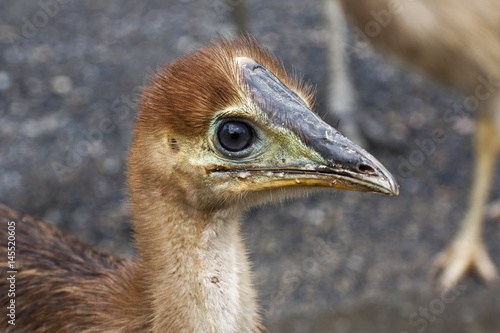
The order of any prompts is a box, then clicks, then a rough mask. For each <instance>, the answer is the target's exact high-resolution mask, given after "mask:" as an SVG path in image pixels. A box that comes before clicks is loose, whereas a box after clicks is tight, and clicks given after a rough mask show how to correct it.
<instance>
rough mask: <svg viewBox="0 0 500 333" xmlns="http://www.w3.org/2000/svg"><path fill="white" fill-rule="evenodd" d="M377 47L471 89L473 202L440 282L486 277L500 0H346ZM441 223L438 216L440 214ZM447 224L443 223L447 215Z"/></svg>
mask: <svg viewBox="0 0 500 333" xmlns="http://www.w3.org/2000/svg"><path fill="white" fill-rule="evenodd" d="M341 3H342V5H343V8H344V9H345V11H346V13H347V14H348V15H349V16H350V17H351V18H352V20H353V22H354V23H355V25H356V26H357V27H358V29H359V30H358V31H360V32H361V33H362V34H363V35H364V37H365V38H366V39H367V40H369V41H370V42H371V43H372V44H373V45H374V46H375V47H376V48H378V49H380V50H382V51H384V52H386V53H388V54H389V55H392V56H395V57H397V58H399V59H401V60H403V61H404V62H406V63H408V64H410V65H412V66H414V67H416V68H417V69H419V70H420V71H422V72H424V73H426V74H428V75H430V76H431V77H432V78H434V79H436V80H438V81H440V82H442V83H444V84H446V85H448V86H451V87H454V88H456V89H459V90H460V91H462V92H463V93H465V94H467V97H465V99H464V101H463V105H464V107H465V108H466V109H467V110H468V111H477V115H476V116H477V126H476V138H475V140H476V142H475V152H476V161H475V171H474V175H473V183H472V189H471V193H470V200H469V208H468V211H467V213H466V214H465V216H464V217H463V219H462V221H461V225H460V229H459V231H458V233H457V234H456V236H455V238H454V239H453V241H452V242H451V244H450V245H449V247H448V248H447V249H446V250H445V251H444V252H442V253H441V254H439V255H438V257H437V258H436V261H435V268H436V269H437V270H442V274H441V276H440V278H439V283H440V285H441V286H442V287H445V288H449V287H451V286H453V285H455V284H456V283H457V282H458V281H459V280H460V278H461V277H462V276H463V275H464V274H465V273H466V272H468V271H469V270H471V269H473V270H475V271H476V272H477V273H478V274H479V275H480V276H481V277H482V278H484V279H485V280H486V281H493V280H496V279H497V275H498V274H497V270H496V268H495V265H494V263H493V262H492V260H491V258H490V256H489V255H488V251H487V249H486V247H485V245H484V244H483V241H482V237H481V230H482V220H483V212H484V209H485V205H486V202H487V198H488V193H489V190H490V184H491V180H492V177H493V173H494V170H495V169H494V166H495V161H496V159H497V156H498V152H499V150H500V89H499V88H500V2H499V1H496V0H465V1H459V2H457V1H451V0H421V1H409V0H408V1H405V0H401V1H393V0H391V1H389V0H359V1H349V0H341ZM436 222H437V221H436ZM443 223H444V222H443Z"/></svg>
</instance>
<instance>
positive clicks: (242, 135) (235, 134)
mask: <svg viewBox="0 0 500 333" xmlns="http://www.w3.org/2000/svg"><path fill="white" fill-rule="evenodd" d="M253 137H254V133H253V131H252V129H251V128H250V126H248V125H247V124H245V123H242V122H239V121H228V122H226V123H224V124H222V126H221V127H220V128H219V131H218V132H217V138H218V139H219V142H220V144H221V146H222V147H223V148H224V149H226V150H228V151H230V152H238V151H242V150H244V149H245V148H248V146H250V145H251V144H252V142H253Z"/></svg>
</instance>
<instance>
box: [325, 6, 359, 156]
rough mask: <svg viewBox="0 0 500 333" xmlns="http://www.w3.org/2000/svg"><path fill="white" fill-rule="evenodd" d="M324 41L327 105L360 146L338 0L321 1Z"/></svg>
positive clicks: (354, 96)
mask: <svg viewBox="0 0 500 333" xmlns="http://www.w3.org/2000/svg"><path fill="white" fill-rule="evenodd" d="M322 5H323V15H324V22H325V29H324V31H325V34H324V42H325V45H326V52H327V62H328V69H327V70H328V83H327V108H328V112H329V113H330V114H331V115H334V114H337V115H339V117H340V119H341V126H340V127H341V128H342V132H343V133H344V134H345V135H346V136H347V137H349V138H350V139H351V140H352V141H354V142H356V143H357V144H359V145H360V146H362V147H365V146H366V142H365V139H364V138H363V136H362V135H361V134H360V131H359V128H358V126H357V124H356V117H355V114H354V112H355V110H356V98H357V97H356V93H355V90H354V86H353V84H352V81H351V75H350V71H349V66H348V63H347V58H348V54H346V41H345V36H344V32H345V30H346V27H347V23H346V20H345V16H344V12H343V11H342V7H341V6H340V4H339V3H338V2H337V1H331V0H323V3H322Z"/></svg>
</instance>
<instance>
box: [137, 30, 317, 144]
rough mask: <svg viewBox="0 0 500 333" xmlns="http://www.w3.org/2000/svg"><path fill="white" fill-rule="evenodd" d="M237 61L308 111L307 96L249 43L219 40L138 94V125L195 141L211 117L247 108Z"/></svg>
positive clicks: (245, 39)
mask: <svg viewBox="0 0 500 333" xmlns="http://www.w3.org/2000/svg"><path fill="white" fill-rule="evenodd" d="M237 57H247V58H251V59H254V60H255V61H257V62H259V63H260V64H262V65H263V66H265V67H266V68H268V69H269V70H270V71H271V72H273V73H274V74H275V75H276V76H277V77H278V78H279V79H280V80H281V81H282V82H283V83H284V84H285V85H287V86H288V87H289V88H291V89H292V90H294V91H295V92H296V93H297V94H298V95H299V96H300V97H301V98H302V99H304V100H305V102H306V103H307V104H308V105H309V106H310V107H311V108H313V104H314V102H313V92H312V89H311V86H310V85H305V84H303V82H302V81H301V80H299V79H297V77H296V76H295V75H289V74H288V73H287V72H286V70H285V68H284V67H283V64H282V63H281V62H280V61H279V60H278V59H277V58H276V56H274V55H273V54H272V53H271V52H270V51H269V50H267V49H265V48H264V49H263V48H261V47H260V46H259V45H258V44H257V41H256V40H255V39H253V38H252V37H240V38H236V39H234V40H232V41H229V40H228V39H225V38H220V39H219V40H218V41H213V42H211V43H210V44H208V45H206V46H204V47H202V48H200V49H198V50H196V51H193V52H191V53H189V54H187V55H185V56H183V57H181V58H180V59H178V60H176V61H174V62H172V63H170V64H169V65H167V66H165V67H163V68H162V69H160V70H159V71H158V72H157V73H156V75H154V76H153V77H152V78H151V82H150V85H149V86H147V87H145V88H144V91H143V94H142V100H141V101H140V104H139V110H140V112H139V116H138V125H140V126H141V127H142V126H147V127H149V126H153V127H155V126H157V125H160V126H161V127H163V128H164V127H166V128H167V129H168V130H169V131H170V132H171V133H172V134H181V135H184V136H189V135H193V136H195V135H200V134H201V133H202V132H203V130H205V129H207V128H208V124H209V123H210V121H211V119H212V117H213V115H214V114H215V113H216V112H217V111H220V110H223V109H226V108H228V107H235V106H238V105H244V104H245V103H247V102H246V101H245V99H244V96H245V95H248V94H247V92H246V91H245V88H244V83H241V82H239V80H238V68H237V65H236V63H235V61H234V59H235V58H237Z"/></svg>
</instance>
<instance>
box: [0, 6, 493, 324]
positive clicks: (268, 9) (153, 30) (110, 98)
mask: <svg viewBox="0 0 500 333" xmlns="http://www.w3.org/2000/svg"><path fill="white" fill-rule="evenodd" d="M0 7H1V10H0V202H2V203H4V204H6V205H8V206H10V207H11V208H13V209H16V210H20V211H22V212H24V213H27V214H31V215H34V216H36V217H39V218H41V219H43V220H44V221H46V222H48V223H50V224H54V225H57V226H59V227H61V228H62V229H64V230H65V231H67V232H69V233H71V234H74V235H76V236H78V237H79V238H81V239H83V240H85V241H87V242H88V243H90V244H92V245H94V246H96V247H97V248H99V249H100V250H102V251H105V252H108V253H111V254H114V255H118V256H125V257H130V256H133V255H134V251H133V249H132V248H131V246H130V243H131V236H130V233H131V230H130V228H129V219H130V216H129V214H128V207H127V189H126V186H125V175H124V173H125V163H126V159H127V147H128V145H129V142H130V139H131V129H132V126H133V123H134V118H135V114H136V111H135V101H136V98H137V94H138V92H139V91H140V90H139V88H140V86H142V85H143V84H144V83H145V82H147V75H148V73H149V74H150V73H153V72H154V70H155V69H156V68H158V67H159V66H161V65H163V64H165V63H168V62H170V61H172V60H174V59H176V58H177V57H179V56H180V55H182V54H184V53H186V52H189V51H190V50H193V49H194V48H196V47H199V46H201V45H203V44H204V43H206V42H208V41H209V40H210V39H213V38H217V36H218V34H219V33H220V34H225V35H226V34H232V33H236V32H238V31H239V30H248V31H250V32H251V33H252V34H253V35H254V36H255V38H256V39H257V40H258V41H259V43H260V45H261V46H265V47H267V48H269V49H270V50H271V51H273V52H274V53H275V54H276V55H277V56H278V57H280V58H281V59H282V60H283V62H284V64H285V66H286V67H287V68H288V69H294V70H296V71H297V72H298V73H301V74H303V76H304V79H305V80H308V81H311V82H312V83H313V84H314V85H315V86H316V88H317V102H318V103H317V104H318V112H319V113H320V114H322V115H325V114H328V113H329V112H330V109H331V108H334V109H335V108H337V109H338V110H337V111H338V113H339V115H340V118H341V122H340V129H341V130H343V129H344V131H345V132H346V133H347V135H349V133H352V135H354V136H355V138H354V139H355V140H357V141H358V142H360V143H362V144H363V145H364V146H365V147H366V148H367V149H368V150H369V151H370V152H371V153H372V154H373V155H375V156H376V157H377V158H378V159H379V160H380V161H381V162H382V163H383V164H384V165H386V166H387V168H388V169H389V170H390V171H392V172H393V174H394V176H395V177H396V179H397V180H398V182H399V184H400V186H401V190H400V195H399V197H396V198H394V197H384V196H380V195H373V194H365V193H354V192H340V191H339V192H335V193H333V194H331V193H323V194H317V195H314V196H311V197H309V198H304V199H299V200H293V201H290V202H287V203H282V204H279V205H270V206H266V207H260V208H256V209H254V210H252V211H250V212H248V213H247V214H246V216H245V217H244V221H243V229H244V233H245V235H246V242H247V245H248V248H249V251H250V253H251V259H252V261H253V263H254V273H255V282H256V287H257V289H258V291H259V298H260V300H261V304H262V316H263V318H264V323H265V325H266V326H267V328H268V329H269V330H270V331H271V332H339V333H342V332H388V333H392V332H398V333H402V332H406V333H410V332H498V327H499V326H500V318H499V317H498V315H497V313H498V311H499V310H500V297H499V296H500V289H499V288H498V285H492V286H486V285H485V284H484V283H483V282H482V281H481V280H479V279H477V278H475V277H474V276H473V275H471V276H468V277H467V278H465V279H463V280H462V281H461V282H460V283H459V285H458V286H457V287H456V288H455V289H454V290H453V291H451V292H449V293H442V292H441V291H439V290H438V289H437V288H436V284H435V280H434V279H433V277H432V276H431V275H430V274H429V269H430V263H431V262H432V259H433V257H434V255H436V254H437V253H438V252H439V251H440V250H442V249H444V248H445V247H446V245H447V244H448V242H449V241H450V240H451V239H452V238H453V235H454V233H455V231H456V230H457V228H458V222H459V221H460V220H461V218H462V216H463V214H464V212H465V211H466V202H467V198H468V189H469V187H470V181H471V169H472V163H473V159H472V150H471V147H472V144H471V142H472V141H471V138H472V134H473V133H474V129H475V123H474V121H473V115H471V114H469V113H468V112H467V111H466V110H464V109H463V98H464V97H463V96H462V95H460V94H458V93H456V92H454V91H451V90H448V89H446V88H443V87H442V86H440V85H438V84H435V83H433V82H431V81H429V80H428V79H427V78H426V77H424V76H421V75H419V74H417V73H416V72H415V71H413V70H410V69H407V68H406V67H403V66H402V65H401V64H400V63H398V62H396V61H394V60H391V59H389V58H387V57H385V56H381V55H379V54H378V53H377V52H375V51H374V50H373V49H372V48H371V47H370V45H369V44H367V42H366V41H365V40H363V38H360V36H359V34H357V33H355V31H354V30H353V28H352V26H351V25H350V23H347V24H344V23H343V21H342V19H341V17H340V18H338V19H336V20H334V22H333V23H332V21H331V20H330V21H329V19H328V17H325V13H326V12H327V11H325V7H324V3H323V2H321V1H319V0H316V1H307V2H306V1H298V0H288V1H285V0H272V1H263V0H255V1H248V3H246V4H245V3H243V2H242V1H241V0H209V1H201V0H183V1H160V0H156V1H148V2H147V3H144V2H138V1H118V0H104V1H103V0H82V1H79V2H76V1H66V0H64V1H63V0H60V1H59V2H57V1H55V0H41V1H22V2H20V1H17V2H0ZM332 26H333V27H336V28H335V29H336V30H335V31H337V33H332ZM332 49H333V50H338V53H337V56H340V57H339V58H336V60H335V59H332ZM333 53H335V52H333ZM339 80H340V81H339ZM339 87H340V88H339ZM332 96H333V97H335V98H332ZM332 99H333V100H332ZM337 102H338V103H337ZM346 110H347V111H349V112H347V111H346ZM450 110H451V111H452V112H454V114H457V115H459V117H455V118H454V120H453V121H449V119H448V118H446V117H445V114H446V112H447V111H448V112H449V111H450ZM351 111H352V112H351ZM327 119H328V118H327ZM103 124H107V125H103ZM109 124H111V126H110V127H108V125H109ZM353 124H355V126H354V125H353ZM103 128H110V129H109V130H107V131H103V130H102V129H103ZM436 131H438V132H439V133H441V132H442V133H444V136H441V137H442V138H444V139H442V140H440V141H439V142H437V141H436V140H434V139H433V133H435V132H436ZM429 140H430V141H429ZM422 142H432V145H431V146H427V147H432V149H430V148H429V149H425V148H422V147H423V145H422ZM416 157H418V158H417V159H416ZM499 185H500V183H499V179H498V177H497V178H495V180H494V185H493V192H492V195H491V198H499V197H500V186H499ZM491 222H493V223H491ZM497 222H498V221H496V220H494V219H487V221H486V223H485V227H484V229H485V231H484V236H485V241H486V244H487V246H488V249H489V252H490V254H491V255H492V258H493V261H494V262H495V263H496V264H497V265H500V260H499V259H498V255H499V254H500V243H499V242H498V240H499V236H500V234H499V229H498V223H497Z"/></svg>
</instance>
